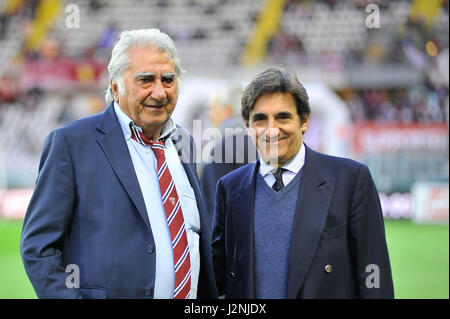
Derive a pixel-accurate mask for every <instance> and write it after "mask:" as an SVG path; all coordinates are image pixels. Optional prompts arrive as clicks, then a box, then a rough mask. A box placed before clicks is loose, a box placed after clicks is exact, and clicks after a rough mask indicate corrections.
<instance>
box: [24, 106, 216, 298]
mask: <svg viewBox="0 0 450 319" xmlns="http://www.w3.org/2000/svg"><path fill="white" fill-rule="evenodd" d="M172 140H173V141H174V143H175V146H176V148H177V150H178V154H179V155H180V159H181V161H182V163H183V166H184V169H185V171H186V175H187V177H188V179H189V182H190V184H191V186H192V188H193V190H194V193H195V197H196V199H197V206H198V209H199V213H200V223H201V234H200V256H201V262H200V275H199V283H198V296H197V297H198V298H216V297H217V291H216V287H215V284H214V273H213V266H212V260H211V251H210V239H211V237H210V236H211V224H210V223H211V218H210V217H209V216H210V215H211V214H208V212H207V210H206V207H205V204H204V201H203V194H202V190H201V186H200V181H199V179H198V176H197V173H196V169H195V163H194V161H193V156H192V155H193V154H194V152H193V140H192V137H191V136H190V135H189V133H187V131H185V130H183V129H181V128H177V132H176V133H175V135H174V136H173V137H172ZM20 248H21V254H22V259H23V262H24V266H25V270H26V272H27V274H28V276H29V278H30V280H31V283H32V285H33V287H34V289H35V291H36V294H37V296H38V297H39V298H152V297H153V289H154V283H155V250H156V249H158V247H155V242H154V239H153V235H152V229H151V227H150V223H149V220H148V216H147V211H146V208H145V204H144V199H143V196H142V193H141V190H140V187H139V182H138V179H137V177H136V173H135V170H134V168H133V164H132V161H131V157H130V154H129V151H128V148H127V145H126V141H125V138H124V136H123V131H122V129H121V127H120V124H119V121H118V119H117V116H116V114H115V112H114V108H113V106H112V104H111V105H110V106H109V107H108V108H107V109H106V110H105V111H104V112H102V113H100V114H97V115H93V116H90V117H87V118H84V119H81V120H78V121H74V122H72V123H69V124H68V125H66V126H64V127H62V128H59V129H56V130H55V131H53V132H52V133H50V135H49V136H48V137H47V139H46V141H45V143H44V148H43V153H42V157H41V162H40V165H39V174H38V178H37V182H36V188H35V190H34V193H33V196H32V198H31V202H30V204H29V207H28V210H27V213H26V216H25V219H24V223H23V229H22V236H21V242H20ZM68 264H75V265H77V266H78V267H79V270H80V273H79V278H80V288H79V289H78V288H67V286H66V279H67V277H68V275H69V273H67V272H66V266H67V265H68ZM69 286H70V285H69Z"/></svg>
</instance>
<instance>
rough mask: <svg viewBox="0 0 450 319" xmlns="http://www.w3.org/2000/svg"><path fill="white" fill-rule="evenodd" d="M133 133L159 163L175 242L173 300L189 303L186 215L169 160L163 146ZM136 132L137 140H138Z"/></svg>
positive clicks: (172, 237) (189, 269) (162, 143)
mask: <svg viewBox="0 0 450 319" xmlns="http://www.w3.org/2000/svg"><path fill="white" fill-rule="evenodd" d="M131 131H132V138H133V139H134V140H137V141H139V140H138V139H140V141H139V142H141V141H142V142H143V143H144V144H146V145H148V146H150V147H151V148H152V150H153V152H154V153H155V156H156V160H157V165H156V166H157V172H158V178H159V186H160V188H161V196H162V201H163V204H164V210H165V212H166V218H167V224H168V225H169V230H170V236H171V239H172V249H173V262H174V267H175V288H174V292H173V298H174V299H186V298H188V297H189V292H190V290H191V260H190V254H189V245H188V241H187V236H186V229H185V226H184V218H183V212H182V210H181V203H180V200H179V198H178V194H177V190H176V188H175V184H174V181H173V179H172V175H171V174H170V171H169V168H168V167H167V162H166V156H165V154H164V149H165V147H164V142H159V141H152V140H150V139H148V138H147V137H146V136H145V135H144V134H143V133H142V132H140V131H138V130H135V129H134V128H133V129H132V130H131ZM136 132H138V135H139V136H138V137H137V138H136Z"/></svg>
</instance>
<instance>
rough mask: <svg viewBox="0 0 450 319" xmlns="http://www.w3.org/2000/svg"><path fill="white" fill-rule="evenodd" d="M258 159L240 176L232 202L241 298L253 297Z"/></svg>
mask: <svg viewBox="0 0 450 319" xmlns="http://www.w3.org/2000/svg"><path fill="white" fill-rule="evenodd" d="M258 167H259V161H256V163H254V164H253V165H252V166H251V168H250V169H248V170H247V172H246V174H245V175H244V176H243V178H242V184H241V185H242V187H241V188H240V189H239V192H238V198H237V199H236V200H235V201H234V203H233V229H234V230H233V236H234V238H235V242H236V243H237V245H238V249H237V256H235V257H234V258H236V259H237V260H236V262H238V263H239V266H240V277H241V279H240V280H241V282H243V283H244V287H243V288H242V289H243V290H244V295H243V298H249V299H253V298H255V276H254V275H255V266H254V259H255V258H254V256H255V251H254V237H253V232H254V229H253V225H254V223H253V216H254V212H253V210H254V200H255V190H256V174H257V172H258ZM240 256H248V260H241V257H240Z"/></svg>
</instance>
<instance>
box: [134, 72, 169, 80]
mask: <svg viewBox="0 0 450 319" xmlns="http://www.w3.org/2000/svg"><path fill="white" fill-rule="evenodd" d="M176 75H177V74H176V73H175V72H167V73H163V74H161V77H164V78H167V77H174V76H176ZM154 76H155V73H153V72H139V73H138V74H136V75H135V76H134V78H135V79H137V78H141V77H154Z"/></svg>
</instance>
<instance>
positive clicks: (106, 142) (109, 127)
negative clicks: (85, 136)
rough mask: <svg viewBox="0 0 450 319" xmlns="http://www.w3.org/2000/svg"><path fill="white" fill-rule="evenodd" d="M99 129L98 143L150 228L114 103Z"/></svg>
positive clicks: (107, 111)
mask: <svg viewBox="0 0 450 319" xmlns="http://www.w3.org/2000/svg"><path fill="white" fill-rule="evenodd" d="M97 130H98V131H100V132H101V133H102V134H99V136H98V138H97V142H98V144H99V145H100V147H101V148H102V149H103V152H104V153H105V155H106V157H107V159H108V161H109V162H110V164H111V166H112V168H113V170H114V172H115V173H116V175H117V177H118V179H119V180H120V182H121V183H122V186H123V187H124V189H125V191H126V192H127V194H128V196H129V197H130V198H131V200H132V201H133V203H134V205H135V206H136V208H137V210H138V211H139V214H140V215H141V216H142V218H143V220H144V222H145V224H146V225H147V227H148V228H149V229H150V222H149V220H148V216H147V210H146V208H145V202H144V198H143V196H142V192H141V188H140V186H139V182H138V179H137V176H136V172H135V170H134V167H133V162H132V160H131V156H130V153H129V151H128V147H127V144H126V142H125V138H124V135H123V131H122V129H121V127H120V124H119V121H118V119H117V117H116V113H115V112H114V107H113V104H111V105H110V106H109V107H108V108H107V109H106V110H105V111H104V112H103V115H102V117H101V119H100V122H99V124H98V126H97Z"/></svg>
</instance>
